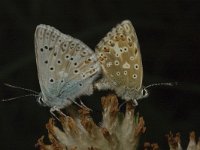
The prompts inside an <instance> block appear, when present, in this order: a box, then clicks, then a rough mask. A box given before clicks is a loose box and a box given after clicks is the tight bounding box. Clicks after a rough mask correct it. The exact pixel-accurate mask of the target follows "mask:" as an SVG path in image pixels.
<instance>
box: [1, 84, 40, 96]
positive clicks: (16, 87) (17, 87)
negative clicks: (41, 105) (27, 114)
mask: <svg viewBox="0 0 200 150" xmlns="http://www.w3.org/2000/svg"><path fill="white" fill-rule="evenodd" d="M4 85H5V86H8V87H11V88H15V89H21V90H24V91H28V92H33V93H35V94H37V95H38V94H39V92H36V91H34V90H31V89H26V88H23V87H19V86H14V85H10V84H8V83H4Z"/></svg>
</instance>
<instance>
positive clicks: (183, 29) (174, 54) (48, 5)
mask: <svg viewBox="0 0 200 150" xmlns="http://www.w3.org/2000/svg"><path fill="white" fill-rule="evenodd" d="M199 8H200V1H198V0H182V1H181V0H162V1H161V0H138V1H136V0H130V1H125V0H121V1H120V0H113V1H111V0H110V1H109V0H101V1H100V0H99V1H97V0H90V1H89V0H88V1H87V0H82V1H76V0H54V1H50V0H49V1H47V0H21V1H19V0H18V1H17V0H16V1H14V0H13V1H12V0H1V2H0V82H1V83H0V84H1V85H0V95H1V97H0V98H1V99H2V98H10V97H15V96H18V95H23V94H25V93H24V91H21V90H16V89H11V88H7V87H5V86H3V83H11V84H13V85H18V86H21V87H26V88H30V89H33V90H36V91H40V87H39V83H38V78H37V69H36V63H35V54H34V42H33V35H34V31H35V27H36V26H37V25H38V24H41V23H43V24H49V25H51V26H54V27H56V28H57V29H59V30H60V31H62V32H63V33H66V34H70V35H71V36H73V37H76V38H78V39H80V40H82V41H84V43H86V44H87V45H88V46H90V47H91V48H94V47H95V45H96V44H97V43H98V42H99V41H100V39H101V38H102V37H104V36H105V34H106V33H107V32H108V31H109V30H111V28H112V27H114V26H115V25H116V24H117V23H119V22H121V21H122V20H124V19H129V20H131V21H132V23H133V25H134V27H135V29H136V32H137V35H138V39H139V43H140V47H141V53H142V59H143V67H144V85H148V84H151V83H157V82H174V81H176V82H178V83H179V84H178V85H177V86H175V87H154V88H152V89H151V90H150V91H149V92H150V96H149V97H148V98H146V99H144V100H141V101H140V102H139V106H138V108H137V109H138V111H139V112H140V114H141V115H142V116H143V117H144V119H145V121H146V126H147V131H146V133H145V134H144V135H143V136H142V139H141V143H140V145H142V143H143V142H144V141H150V142H158V143H159V145H160V146H161V148H162V149H168V146H167V140H166V138H165V134H166V133H168V132H169V131H173V132H180V133H181V136H182V143H183V147H186V145H187V141H188V134H189V132H190V131H192V130H194V131H196V132H197V135H199V136H200V105H199V104H200V102H199V101H200V85H199V83H200V77H199V66H200V57H199V54H200V52H199V51H200V42H199V41H200V23H199V19H200V9H199ZM100 95H102V93H100V92H95V93H94V94H93V95H92V96H89V97H83V98H82V99H83V101H84V103H85V104H86V105H88V106H89V107H91V108H92V109H93V110H94V113H93V116H94V118H95V120H96V121H100V115H101V107H100ZM49 117H50V114H49V108H45V107H42V106H39V105H38V104H37V102H36V100H35V98H34V97H27V98H23V99H18V100H15V101H12V102H0V149H5V150H13V149H20V150H23V149H35V148H34V144H35V143H36V141H37V139H38V138H39V137H40V136H41V135H43V134H46V130H45V123H46V122H47V121H48V119H49Z"/></svg>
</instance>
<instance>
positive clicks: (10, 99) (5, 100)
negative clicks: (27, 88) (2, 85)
mask: <svg viewBox="0 0 200 150" xmlns="http://www.w3.org/2000/svg"><path fill="white" fill-rule="evenodd" d="M29 96H34V97H37V96H38V95H36V94H27V95H22V96H17V97H13V98H8V99H3V100H2V101H4V102H7V101H12V100H15V99H20V98H23V97H29Z"/></svg>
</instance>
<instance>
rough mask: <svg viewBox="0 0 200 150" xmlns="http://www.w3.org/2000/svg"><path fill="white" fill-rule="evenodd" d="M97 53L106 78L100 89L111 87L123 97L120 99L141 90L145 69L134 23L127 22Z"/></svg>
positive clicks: (123, 23)
mask: <svg viewBox="0 0 200 150" xmlns="http://www.w3.org/2000/svg"><path fill="white" fill-rule="evenodd" d="M95 52H96V54H97V57H98V60H99V62H100V64H101V67H102V70H103V75H104V78H103V79H102V80H101V81H100V82H99V83H97V88H99V89H104V88H106V87H110V88H111V89H113V90H115V91H117V93H120V94H118V95H119V96H121V94H123V90H126V89H134V90H136V91H139V90H141V86H142V79H143V68H142V61H141V54H140V47H139V44H138V39H137V35H136V33H135V30H134V27H133V26H132V24H131V22H130V21H128V20H125V21H123V22H122V23H121V24H119V25H117V26H116V27H115V28H113V29H112V31H110V32H109V33H107V35H106V37H104V38H103V39H102V40H101V41H100V43H99V44H98V45H97V47H96V49H95ZM105 82H107V83H105Z"/></svg>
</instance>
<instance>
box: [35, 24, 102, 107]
mask: <svg viewBox="0 0 200 150" xmlns="http://www.w3.org/2000/svg"><path fill="white" fill-rule="evenodd" d="M35 53H36V62H37V68H38V77H39V82H40V87H41V92H42V94H43V96H44V97H46V98H47V99H48V100H46V103H49V105H55V104H57V103H58V102H54V101H56V98H58V99H59V100H57V101H60V102H59V103H60V104H62V103H63V102H64V101H66V99H67V98H68V99H74V98H76V97H78V96H80V95H82V94H91V93H92V88H91V87H89V86H90V84H91V83H92V82H93V80H94V79H95V78H96V77H97V75H98V72H99V71H100V66H99V63H98V61H97V58H96V56H95V54H94V52H93V51H92V50H91V49H90V48H89V47H88V46H86V45H85V44H84V43H83V42H81V41H79V40H78V39H75V38H73V37H71V36H69V35H65V34H63V33H61V32H60V31H59V30H57V29H55V28H54V27H51V26H48V25H39V26H37V28H36V31H35ZM54 103H55V104H54Z"/></svg>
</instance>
